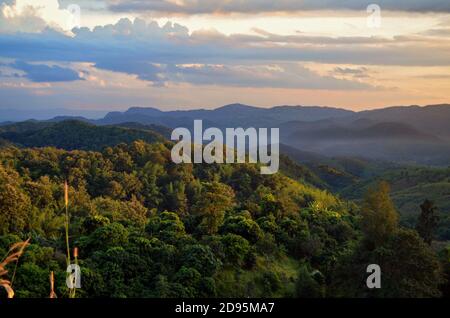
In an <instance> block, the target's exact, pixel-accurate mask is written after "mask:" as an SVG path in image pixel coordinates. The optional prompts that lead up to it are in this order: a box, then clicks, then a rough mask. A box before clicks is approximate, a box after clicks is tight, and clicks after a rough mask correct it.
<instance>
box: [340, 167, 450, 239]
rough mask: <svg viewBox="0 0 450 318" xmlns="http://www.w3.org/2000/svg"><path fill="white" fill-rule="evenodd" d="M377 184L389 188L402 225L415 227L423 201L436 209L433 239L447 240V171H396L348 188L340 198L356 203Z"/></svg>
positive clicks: (449, 202)
mask: <svg viewBox="0 0 450 318" xmlns="http://www.w3.org/2000/svg"><path fill="white" fill-rule="evenodd" d="M381 180H385V181H387V182H389V184H390V185H391V197H392V200H393V201H394V203H395V205H396V207H397V208H398V209H399V212H400V215H401V217H402V218H401V220H402V223H403V224H405V225H407V226H409V227H414V226H415V224H416V220H417V217H418V215H419V214H420V211H421V209H420V205H421V204H422V202H423V201H424V199H425V198H427V199H428V200H431V201H432V202H433V203H434V205H435V206H436V208H437V209H438V213H439V228H438V233H437V237H438V238H439V239H440V240H444V241H449V240H450V168H432V167H420V166H419V167H414V166H410V167H398V168H396V169H390V170H388V171H386V172H384V173H382V174H380V175H378V176H376V177H372V178H367V179H364V180H362V181H360V182H357V183H355V184H353V185H351V186H348V187H346V188H344V189H343V190H342V191H341V194H342V195H343V196H344V197H346V198H348V199H352V200H358V199H360V198H361V197H362V195H363V194H364V192H366V191H367V190H368V189H369V188H370V187H373V185H374V184H376V183H377V182H379V181H381Z"/></svg>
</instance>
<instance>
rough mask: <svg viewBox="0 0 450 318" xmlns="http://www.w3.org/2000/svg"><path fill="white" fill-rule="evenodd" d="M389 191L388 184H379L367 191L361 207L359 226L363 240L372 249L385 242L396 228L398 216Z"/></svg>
mask: <svg viewBox="0 0 450 318" xmlns="http://www.w3.org/2000/svg"><path fill="white" fill-rule="evenodd" d="M389 191H390V187H389V184H388V183H386V182H380V183H379V184H378V186H377V187H376V188H373V189H371V190H369V192H368V193H367V194H366V197H365V199H364V202H363V205H362V209H361V216H362V221H361V226H362V230H363V232H364V235H365V240H366V242H367V243H368V245H369V246H371V247H372V248H373V247H376V246H378V245H381V244H382V243H383V242H384V241H385V240H387V239H388V238H389V236H390V235H391V234H393V233H394V232H395V230H396V229H397V226H398V214H397V211H396V210H395V207H394V204H393V203H392V200H391V198H390V196H389Z"/></svg>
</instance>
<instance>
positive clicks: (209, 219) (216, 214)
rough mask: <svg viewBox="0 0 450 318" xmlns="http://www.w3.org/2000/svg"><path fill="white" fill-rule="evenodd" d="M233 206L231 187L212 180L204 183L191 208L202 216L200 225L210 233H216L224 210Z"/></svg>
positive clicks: (221, 221) (222, 218)
mask: <svg viewBox="0 0 450 318" xmlns="http://www.w3.org/2000/svg"><path fill="white" fill-rule="evenodd" d="M233 206H234V191H233V189H232V188H231V187H229V186H227V185H226V184H223V183H220V182H212V183H207V184H205V186H204V187H203V192H202V196H201V198H200V200H199V201H198V202H197V203H196V204H195V206H194V207H193V210H194V211H195V212H196V213H197V214H198V215H200V216H201V217H202V222H201V224H200V227H201V228H202V229H204V230H205V232H206V233H207V234H210V235H211V234H214V233H217V231H218V229H219V227H220V226H221V225H222V223H223V220H224V216H225V211H226V210H228V209H231V208H233Z"/></svg>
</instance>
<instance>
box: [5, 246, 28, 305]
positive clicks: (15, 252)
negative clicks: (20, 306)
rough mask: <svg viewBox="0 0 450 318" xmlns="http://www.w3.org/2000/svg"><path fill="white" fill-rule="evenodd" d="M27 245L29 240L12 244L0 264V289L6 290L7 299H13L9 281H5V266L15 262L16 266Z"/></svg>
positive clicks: (6, 272) (6, 271)
mask: <svg viewBox="0 0 450 318" xmlns="http://www.w3.org/2000/svg"><path fill="white" fill-rule="evenodd" d="M28 245H30V239H28V240H26V241H24V242H18V243H15V244H13V245H12V246H11V247H10V249H9V251H8V254H6V257H5V258H4V259H3V260H2V261H1V263H0V287H3V288H4V289H5V290H6V293H7V295H8V298H13V297H14V290H13V289H12V283H11V281H9V280H7V279H5V276H6V274H8V270H6V266H7V265H8V264H10V263H13V262H16V266H17V262H18V261H19V258H20V257H21V256H22V254H23V251H24V250H25V248H26V247H27V246H28Z"/></svg>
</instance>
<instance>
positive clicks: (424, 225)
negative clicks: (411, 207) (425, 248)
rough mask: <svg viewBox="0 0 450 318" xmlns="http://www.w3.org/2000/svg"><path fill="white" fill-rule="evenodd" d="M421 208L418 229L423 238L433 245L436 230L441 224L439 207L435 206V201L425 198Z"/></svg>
mask: <svg viewBox="0 0 450 318" xmlns="http://www.w3.org/2000/svg"><path fill="white" fill-rule="evenodd" d="M420 209H421V210H422V212H421V213H420V215H419V219H418V220H417V225H416V230H417V232H418V233H419V235H420V236H421V237H422V238H423V240H424V242H425V243H427V244H428V245H431V242H432V241H433V234H434V231H435V230H436V229H437V227H438V225H439V216H438V214H437V208H436V207H435V206H434V203H433V202H431V201H430V200H425V202H424V203H423V204H422V205H421V206H420Z"/></svg>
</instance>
